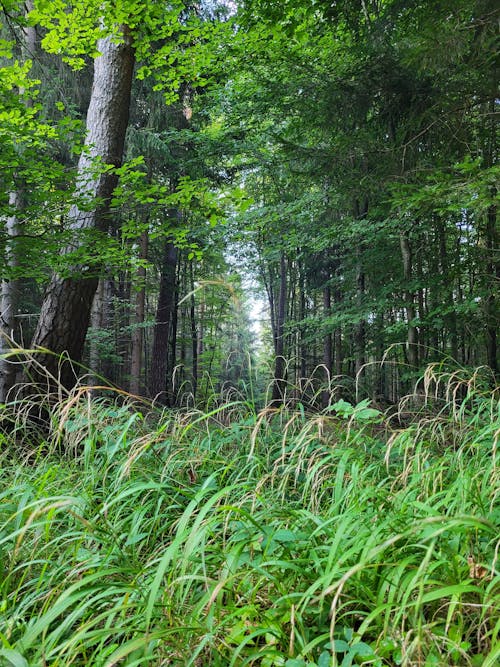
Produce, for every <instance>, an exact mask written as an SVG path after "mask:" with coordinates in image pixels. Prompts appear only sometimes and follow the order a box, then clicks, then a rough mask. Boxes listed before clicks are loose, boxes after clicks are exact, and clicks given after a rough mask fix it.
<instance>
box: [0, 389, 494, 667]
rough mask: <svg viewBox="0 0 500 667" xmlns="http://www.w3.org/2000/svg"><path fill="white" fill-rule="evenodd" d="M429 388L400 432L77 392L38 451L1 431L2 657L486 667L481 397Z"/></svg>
mask: <svg viewBox="0 0 500 667" xmlns="http://www.w3.org/2000/svg"><path fill="white" fill-rule="evenodd" d="M463 393H464V392H462V395H463ZM447 399H448V400H447V401H445V402H444V403H442V404H441V405H440V406H439V408H438V409H436V405H435V404H434V405H433V407H432V413H431V412H430V411H426V408H425V406H424V407H423V408H421V410H420V414H419V418H418V420H414V421H410V422H409V423H408V424H407V425H406V426H405V427H400V426H397V425H396V421H395V420H394V419H392V420H390V421H388V420H387V419H386V417H385V415H383V414H382V413H380V412H378V411H376V410H374V409H372V408H371V407H369V406H368V405H367V404H366V403H362V404H360V405H358V406H350V405H348V404H346V403H345V402H337V403H336V404H334V405H330V406H329V408H328V409H327V410H326V411H325V412H324V413H323V414H319V415H312V416H311V415H307V414H306V413H305V412H304V410H292V409H283V410H281V411H280V410H274V411H264V412H262V413H260V414H255V412H253V411H252V409H251V407H250V406H249V405H248V404H247V403H244V402H240V403H239V402H236V401H234V402H232V403H229V404H226V405H223V406H219V407H216V406H215V407H214V408H213V409H212V410H210V412H209V413H206V414H203V413H201V412H191V413H187V412H182V413H181V412H179V413H176V414H174V413H168V412H165V413H164V414H163V415H161V416H160V415H157V414H152V413H151V414H141V412H140V411H138V409H137V407H136V408H135V409H133V408H132V407H131V406H130V405H123V404H121V405H120V404H119V403H118V401H117V402H116V404H111V403H110V401H109V399H107V400H101V399H96V398H89V394H88V392H86V391H85V390H83V389H80V390H78V391H77V392H76V393H75V394H73V395H72V396H70V397H68V398H66V399H65V400H63V401H62V402H60V403H59V404H58V405H56V407H55V408H53V412H52V420H51V421H52V424H53V431H52V434H51V436H49V437H48V438H46V439H45V441H44V442H42V443H41V444H39V445H37V446H36V447H35V446H33V445H32V444H31V445H30V444H29V438H26V437H25V438H24V440H23V439H22V437H21V436H22V435H23V433H24V430H23V429H24V426H23V425H22V424H19V425H18V428H17V429H16V428H14V429H12V430H11V432H10V433H7V434H4V436H3V444H2V454H1V461H0V463H1V469H0V470H1V472H0V475H1V484H0V664H5V665H6V666H14V667H26V666H30V667H32V666H33V667H39V666H40V667H43V666H47V667H62V666H69V665H74V666H83V665H92V666H96V667H112V666H113V665H127V666H132V665H193V666H205V665H207V666H208V665H214V666H217V665H221V666H222V665H224V666H225V665H227V666H235V667H236V666H243V665H260V666H262V667H279V666H286V667H306V666H308V667H314V666H317V667H327V666H331V665H342V667H349V666H350V665H357V664H365V665H374V666H383V665H406V666H413V665H423V666H426V667H432V666H436V665H443V666H450V665H456V666H461V665H464V666H469V665H470V666H475V665H477V666H479V665H481V666H483V667H494V665H496V664H498V660H499V659H500V642H499V632H500V621H499V613H498V611H499V606H500V600H499V577H498V555H499V549H500V544H499V542H498V535H499V531H498V525H499V518H500V513H499V504H498V494H499V489H500V486H499V483H498V481H499V480H498V469H497V466H496V463H497V461H496V459H497V457H498V452H497V441H498V437H499V433H500V414H499V406H498V402H497V401H495V400H494V399H493V397H492V396H491V394H490V395H488V394H487V393H481V392H480V391H479V390H478V389H477V388H476V387H475V386H473V385H470V386H469V388H468V389H467V391H466V392H465V397H464V398H462V400H461V401H458V400H457V394H455V395H453V392H452V393H451V394H450V395H449V396H448V397H447ZM8 410H9V406H6V407H5V408H4V412H5V411H8ZM2 661H3V662H2Z"/></svg>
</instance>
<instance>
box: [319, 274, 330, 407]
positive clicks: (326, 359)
mask: <svg viewBox="0 0 500 667" xmlns="http://www.w3.org/2000/svg"><path fill="white" fill-rule="evenodd" d="M331 313H332V291H331V288H330V286H329V285H327V286H326V287H324V288H323V315H324V317H325V318H328V317H330V315H331ZM323 366H324V367H325V372H326V381H327V382H328V383H330V380H331V377H332V370H333V339H332V334H331V332H330V331H328V332H326V333H325V334H324V338H323ZM329 401H330V391H329V389H327V390H325V391H323V393H322V396H321V403H322V405H323V407H324V408H326V406H327V405H328V403H329Z"/></svg>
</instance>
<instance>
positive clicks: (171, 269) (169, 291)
mask: <svg viewBox="0 0 500 667" xmlns="http://www.w3.org/2000/svg"><path fill="white" fill-rule="evenodd" d="M177 259H178V250H177V248H176V247H175V246H174V244H173V243H172V242H171V241H165V245H164V247H163V260H162V267H161V277H160V293H159V295H158V307H157V309H156V319H155V326H154V333H153V351H152V353H151V368H150V371H149V395H150V396H152V397H153V398H154V397H157V398H158V400H159V401H160V402H161V403H167V402H168V400H169V399H168V396H167V384H168V383H167V367H168V353H169V343H170V342H171V341H170V324H171V322H172V319H173V312H174V305H175V295H176V267H177Z"/></svg>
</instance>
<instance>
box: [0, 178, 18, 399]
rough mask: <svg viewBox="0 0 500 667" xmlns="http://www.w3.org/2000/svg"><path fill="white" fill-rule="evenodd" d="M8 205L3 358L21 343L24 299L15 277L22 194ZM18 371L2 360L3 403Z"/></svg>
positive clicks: (0, 343)
mask: <svg viewBox="0 0 500 667" xmlns="http://www.w3.org/2000/svg"><path fill="white" fill-rule="evenodd" d="M9 205H10V206H11V207H12V208H13V212H12V215H10V216H9V217H8V218H7V221H6V224H5V231H6V235H7V239H8V243H7V258H6V264H7V266H8V269H9V273H10V274H11V276H10V278H8V279H7V278H6V279H4V280H3V281H2V294H1V309H2V310H1V322H0V325H1V328H0V354H2V355H3V354H7V353H8V352H9V351H10V350H11V346H12V344H15V343H16V342H17V340H18V334H19V321H18V318H17V315H18V312H19V299H20V296H21V281H20V280H19V278H17V277H16V276H15V271H16V267H17V266H18V264H19V258H18V251H17V248H16V237H17V236H18V235H19V230H20V224H19V219H18V216H17V211H18V210H22V208H23V202H22V192H21V190H18V191H15V192H11V193H10V195H9ZM17 368H18V365H16V363H15V362H14V360H12V359H9V358H4V359H0V403H4V402H5V401H6V400H7V397H8V393H9V391H10V389H12V387H13V386H14V384H15V381H16V374H17Z"/></svg>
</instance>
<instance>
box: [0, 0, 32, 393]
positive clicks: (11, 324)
mask: <svg viewBox="0 0 500 667" xmlns="http://www.w3.org/2000/svg"><path fill="white" fill-rule="evenodd" d="M25 8H26V13H28V12H29V11H31V10H32V9H33V2H32V0H26V2H25ZM23 38H24V41H23V43H22V46H21V59H22V60H23V61H26V60H27V59H28V58H33V57H34V56H35V55H36V51H37V34H36V28H35V27H34V26H29V25H28V26H25V27H24V28H23ZM19 92H20V93H22V92H23V91H22V90H21V91H19ZM25 106H26V107H27V108H31V107H32V106H33V100H31V99H27V100H26V101H25ZM20 180H21V182H19V183H17V184H16V185H17V189H16V190H13V191H12V192H11V193H10V194H9V206H10V207H11V208H12V212H11V215H9V216H8V218H7V220H6V224H5V234H6V237H7V242H6V258H5V262H6V265H7V267H8V269H9V273H10V276H9V277H8V278H6V279H4V280H3V281H2V287H1V302H0V306H1V312H0V355H4V354H8V352H9V351H10V350H11V347H12V345H16V343H17V344H19V340H18V338H19V333H20V331H19V320H18V314H19V310H20V301H21V289H22V287H21V280H20V279H19V278H18V277H17V276H16V275H15V272H16V268H17V267H18V266H19V263H20V262H19V250H18V247H17V241H16V239H17V237H18V236H19V235H20V234H21V232H22V226H23V225H22V223H21V221H20V214H21V215H22V211H23V209H24V207H25V198H26V184H25V183H24V182H23V179H20ZM18 368H19V365H18V364H16V363H15V361H14V359H9V358H7V357H6V358H4V359H1V358H0V403H4V402H5V401H6V400H7V398H8V394H9V391H10V390H11V389H12V387H13V386H14V384H15V382H16V376H17V374H18Z"/></svg>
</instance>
